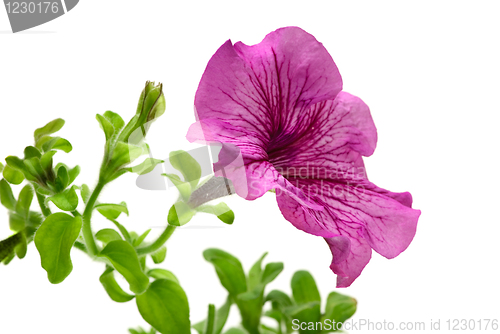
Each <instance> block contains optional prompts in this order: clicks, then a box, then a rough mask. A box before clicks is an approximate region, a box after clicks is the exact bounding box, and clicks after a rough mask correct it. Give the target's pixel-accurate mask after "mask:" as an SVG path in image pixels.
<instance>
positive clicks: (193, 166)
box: [169, 150, 201, 189]
mask: <svg viewBox="0 0 500 334" xmlns="http://www.w3.org/2000/svg"><path fill="white" fill-rule="evenodd" d="M169 160H170V164H171V165H172V167H174V168H175V169H177V170H178V171H179V172H181V173H182V176H183V177H184V181H185V182H189V183H191V189H196V186H197V185H198V182H199V181H200V178H201V167H200V164H199V163H198V162H197V161H196V160H195V159H194V158H193V157H192V156H191V155H190V154H189V153H187V152H186V151H182V150H180V151H173V152H170V155H169Z"/></svg>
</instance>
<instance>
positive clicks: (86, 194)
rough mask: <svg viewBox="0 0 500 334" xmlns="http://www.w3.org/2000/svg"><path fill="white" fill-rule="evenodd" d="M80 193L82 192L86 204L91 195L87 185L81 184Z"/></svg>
mask: <svg viewBox="0 0 500 334" xmlns="http://www.w3.org/2000/svg"><path fill="white" fill-rule="evenodd" d="M81 194H82V199H83V203H85V204H87V203H88V201H89V198H90V196H91V192H90V188H89V186H88V185H86V184H82V189H81Z"/></svg>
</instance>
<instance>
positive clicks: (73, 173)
mask: <svg viewBox="0 0 500 334" xmlns="http://www.w3.org/2000/svg"><path fill="white" fill-rule="evenodd" d="M62 168H63V169H65V170H66V171H67V173H68V179H67V185H66V187H67V186H69V185H70V184H72V183H73V182H74V181H75V179H76V178H77V177H78V175H80V166H75V167H73V168H69V167H68V166H66V165H65V164H63V163H58V164H57V166H56V168H55V171H56V173H59V171H60V170H61V169H62Z"/></svg>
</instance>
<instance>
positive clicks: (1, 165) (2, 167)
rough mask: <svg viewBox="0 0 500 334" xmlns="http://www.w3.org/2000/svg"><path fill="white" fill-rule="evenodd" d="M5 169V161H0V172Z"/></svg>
mask: <svg viewBox="0 0 500 334" xmlns="http://www.w3.org/2000/svg"><path fill="white" fill-rule="evenodd" d="M3 169H4V165H3V163H1V162H0V173H1V172H3Z"/></svg>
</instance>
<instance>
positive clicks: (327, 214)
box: [276, 178, 420, 277]
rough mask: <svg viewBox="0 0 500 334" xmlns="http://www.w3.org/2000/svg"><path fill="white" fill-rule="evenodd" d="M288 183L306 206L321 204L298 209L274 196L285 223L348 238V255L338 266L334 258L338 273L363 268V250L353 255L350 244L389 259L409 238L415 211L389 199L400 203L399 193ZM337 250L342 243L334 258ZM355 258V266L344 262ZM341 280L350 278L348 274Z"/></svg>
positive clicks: (350, 184)
mask: <svg viewBox="0 0 500 334" xmlns="http://www.w3.org/2000/svg"><path fill="white" fill-rule="evenodd" d="M289 181H290V183H291V184H292V185H294V186H296V187H297V188H299V189H300V190H301V191H302V192H303V193H304V194H305V195H306V196H307V197H308V198H309V200H310V201H311V202H316V203H317V204H319V205H322V206H323V210H321V211H317V210H313V209H310V208H307V207H304V206H303V205H301V204H300V203H298V202H297V201H296V200H295V199H293V198H291V197H290V196H289V195H288V193H284V192H277V193H276V194H277V200H278V205H279V207H280V210H281V212H282V213H283V216H284V217H285V218H286V219H287V220H288V221H290V222H291V223H292V224H293V225H294V226H295V227H297V228H298V229H300V230H303V231H305V232H307V233H311V234H314V235H317V236H321V237H324V238H334V237H338V236H343V237H347V238H349V239H350V242H351V244H350V245H351V251H350V252H351V253H352V254H350V255H349V256H347V259H346V260H344V261H343V262H341V263H336V261H337V260H335V259H334V264H335V265H336V266H335V268H340V269H338V270H341V269H342V268H344V267H349V268H357V269H356V270H358V269H359V270H361V269H362V268H363V267H364V266H365V265H366V263H365V262H363V261H365V260H366V254H365V253H366V252H365V251H363V252H361V253H362V254H365V255H363V256H361V255H360V254H361V253H360V254H355V253H353V252H354V250H353V249H352V247H353V245H358V244H356V243H354V242H355V241H356V240H357V241H356V242H358V243H360V245H361V244H363V245H364V244H365V243H366V244H367V245H369V247H371V248H373V249H374V250H375V251H376V252H378V253H379V254H381V255H383V256H385V257H387V258H393V257H395V256H397V255H398V254H400V253H401V252H402V251H404V250H405V249H406V248H407V247H408V245H409V244H410V242H411V241H412V239H413V237H414V235H415V232H416V226H417V221H418V217H419V216H420V211H419V210H413V209H411V208H410V207H408V206H406V205H404V204H402V203H400V202H399V201H398V200H396V199H394V198H400V197H401V196H400V194H395V193H391V192H389V191H387V190H384V189H381V188H378V187H377V186H375V185H374V184H372V183H370V182H368V181H367V180H366V179H359V180H354V181H353V180H350V181H347V182H345V183H340V182H339V181H337V182H334V181H330V180H317V179H301V178H290V179H289ZM403 197H404V196H403ZM360 240H361V241H360ZM342 249H343V250H344V251H345V249H346V248H345V244H344V245H343V246H342V247H337V248H334V249H333V250H332V252H334V251H335V252H334V256H335V254H337V255H336V256H337V257H338V256H339V254H341V253H339V252H340V250H342ZM361 249H364V246H363V247H361ZM342 257H345V255H343V256H342ZM358 259H359V261H360V262H359V263H350V262H352V261H358ZM361 260H363V261H361ZM344 262H346V263H344ZM343 266H344V267H343ZM336 270H337V269H336ZM353 270H354V269H353ZM339 272H340V271H339ZM336 273H337V272H336ZM346 275H347V276H349V277H352V275H351V274H346ZM357 275H359V273H358V274H357ZM357 275H356V277H357Z"/></svg>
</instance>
